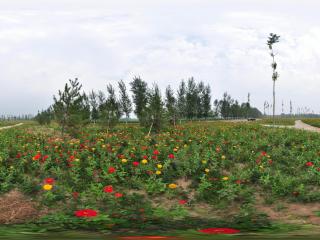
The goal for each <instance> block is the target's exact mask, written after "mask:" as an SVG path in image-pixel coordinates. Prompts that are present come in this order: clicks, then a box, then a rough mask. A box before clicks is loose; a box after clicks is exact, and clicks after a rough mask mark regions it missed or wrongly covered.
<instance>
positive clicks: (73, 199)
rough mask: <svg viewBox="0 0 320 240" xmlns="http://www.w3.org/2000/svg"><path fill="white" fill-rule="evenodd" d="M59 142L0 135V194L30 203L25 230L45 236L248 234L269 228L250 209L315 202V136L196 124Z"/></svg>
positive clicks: (20, 132)
mask: <svg viewBox="0 0 320 240" xmlns="http://www.w3.org/2000/svg"><path fill="white" fill-rule="evenodd" d="M59 136H60V135H58V134H56V132H55V131H54V129H53V128H49V127H39V126H31V127H28V126H25V127H20V128H17V129H10V130H3V131H1V132H0V161H1V165H0V167H1V171H0V174H1V175H0V191H1V194H6V193H7V192H10V191H12V190H13V189H15V190H19V191H20V192H22V193H23V194H24V195H25V196H26V198H28V199H32V201H33V202H35V203H36V207H37V209H38V210H39V212H45V214H42V215H41V216H40V217H38V218H36V219H33V220H32V221H33V223H36V224H39V225H45V226H48V228H50V226H51V227H53V226H55V227H57V226H59V227H61V226H62V227H63V228H73V229H74V228H88V229H99V230H107V229H118V228H128V227H130V228H150V229H152V226H154V225H157V226H158V227H160V228H161V226H163V227H164V228H195V226H199V225H201V227H202V228H204V229H206V228H210V227H213V226H212V224H214V227H236V228H237V229H251V230H252V229H259V228H264V227H270V224H271V223H270V221H269V219H268V217H267V216H266V214H264V212H263V211H262V208H261V207H259V206H257V203H258V202H261V203H263V204H266V205H270V206H271V205H275V204H277V203H280V202H281V203H284V202H285V203H296V204H301V205H304V204H311V203H317V202H319V200H320V191H319V184H320V135H319V134H317V133H309V132H304V131H298V130H293V129H270V128H266V127H261V126H259V125H257V124H255V123H253V124H243V123H238V124H236V123H234V124H232V123H225V122H224V123H223V122H220V123H217V122H215V123H206V122H201V123H186V124H182V125H179V126H178V127H176V128H169V129H167V130H166V131H163V132H162V133H159V134H155V135H152V136H150V137H148V136H146V133H145V132H144V131H143V130H142V129H141V128H140V127H139V126H138V125H134V124H133V125H128V126H125V125H119V127H117V128H116V129H115V130H114V131H113V132H109V133H108V134H106V133H105V132H102V131H100V130H99V129H97V128H96V127H94V126H90V127H89V128H87V129H85V130H84V131H83V132H82V133H81V137H80V138H78V139H72V138H67V139H66V140H65V141H63V140H62V139H61V138H60V137H59ZM319 210H320V209H319ZM315 217H316V215H315ZM53 228H54V227H53Z"/></svg>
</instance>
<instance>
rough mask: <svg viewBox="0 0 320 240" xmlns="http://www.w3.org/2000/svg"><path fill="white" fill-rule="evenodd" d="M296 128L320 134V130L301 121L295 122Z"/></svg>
mask: <svg viewBox="0 0 320 240" xmlns="http://www.w3.org/2000/svg"><path fill="white" fill-rule="evenodd" d="M294 128H297V129H303V130H307V131H312V132H318V133H320V128H317V127H313V126H311V125H309V124H306V123H304V122H302V121H301V120H297V121H296V122H295V125H294Z"/></svg>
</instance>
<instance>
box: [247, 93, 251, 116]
mask: <svg viewBox="0 0 320 240" xmlns="http://www.w3.org/2000/svg"><path fill="white" fill-rule="evenodd" d="M247 99H248V100H247V103H246V118H248V117H250V114H249V113H250V93H248V98H247Z"/></svg>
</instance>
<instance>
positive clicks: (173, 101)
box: [36, 77, 261, 134]
mask: <svg viewBox="0 0 320 240" xmlns="http://www.w3.org/2000/svg"><path fill="white" fill-rule="evenodd" d="M106 90H107V91H106V93H104V92H103V91H91V92H90V93H89V94H86V93H85V92H83V91H82V85H81V84H80V83H79V81H78V79H75V80H69V83H67V84H65V87H64V89H63V90H59V92H58V95H57V96H54V104H53V105H52V106H51V107H50V108H49V109H47V110H45V111H42V112H39V113H38V115H37V116H36V119H37V120H38V121H39V123H41V124H48V123H50V120H51V119H53V118H54V119H55V120H56V121H57V122H58V123H59V124H60V125H61V129H62V134H64V133H65V132H66V131H67V132H68V133H72V134H73V133H76V132H77V130H78V129H79V128H80V127H81V126H85V125H86V124H88V123H90V122H93V123H99V124H101V125H102V126H103V127H104V128H105V129H106V130H107V131H109V129H110V128H112V127H113V126H115V125H116V124H117V123H118V121H119V119H120V118H121V117H123V118H124V119H125V121H126V122H127V121H128V120H129V119H130V115H131V113H132V112H134V114H135V115H136V116H137V118H138V120H139V122H140V124H141V125H142V126H144V127H146V128H147V129H148V131H149V133H150V132H151V131H159V130H160V129H161V128H162V127H163V126H164V125H166V124H172V125H176V123H177V121H178V120H181V119H189V120H193V119H207V118H209V117H214V116H221V117H223V118H228V117H249V116H250V117H257V116H259V115H261V113H260V112H259V110H257V109H255V108H251V106H250V103H249V101H250V100H249V96H248V102H247V103H242V104H239V103H238V101H236V100H234V99H232V98H231V96H230V95H228V94H227V93H225V94H224V95H223V98H222V100H215V101H214V105H215V109H214V110H213V109H212V106H211V89H210V86H209V85H205V84H204V83H203V82H198V83H197V82H196V81H195V80H194V78H190V79H188V80H187V81H184V80H182V81H181V82H180V85H179V89H178V90H177V92H176V94H175V92H174V90H173V89H172V88H171V87H170V86H168V87H167V88H166V90H165V96H164V98H163V97H162V95H161V92H160V89H159V87H158V85H157V84H154V85H153V86H152V87H151V88H149V87H148V84H147V83H146V82H145V81H143V80H142V79H141V78H140V77H134V78H133V80H132V82H130V90H131V93H132V100H131V98H130V96H129V93H128V90H127V86H126V84H125V83H124V82H123V81H122V80H121V81H119V82H118V90H119V95H117V94H116V89H115V88H114V86H112V85H111V84H108V85H107V88H106Z"/></svg>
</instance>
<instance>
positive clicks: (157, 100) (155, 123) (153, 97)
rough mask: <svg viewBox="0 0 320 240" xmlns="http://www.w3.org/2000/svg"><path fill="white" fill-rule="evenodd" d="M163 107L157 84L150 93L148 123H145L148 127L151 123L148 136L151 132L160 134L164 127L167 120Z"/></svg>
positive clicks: (147, 112)
mask: <svg viewBox="0 0 320 240" xmlns="http://www.w3.org/2000/svg"><path fill="white" fill-rule="evenodd" d="M163 105H164V104H163V102H162V99H161V93H160V90H159V87H158V85H156V84H155V85H154V87H153V88H152V90H151V91H150V93H149V101H148V108H147V111H146V116H147V121H145V122H144V124H146V125H147V124H148V123H149V124H150V123H151V124H150V128H149V133H148V135H150V132H151V130H153V131H155V132H159V131H160V130H161V128H162V127H163V125H164V120H165V117H164V108H163Z"/></svg>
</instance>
